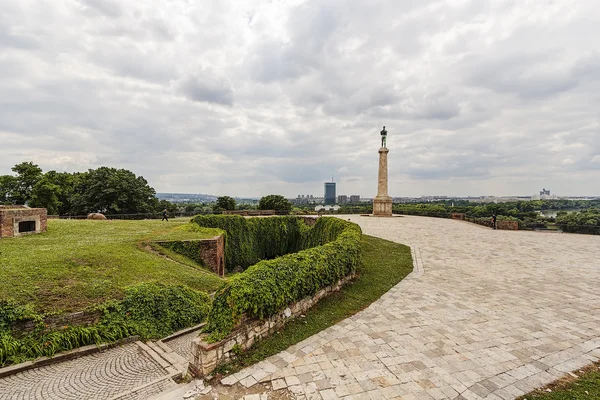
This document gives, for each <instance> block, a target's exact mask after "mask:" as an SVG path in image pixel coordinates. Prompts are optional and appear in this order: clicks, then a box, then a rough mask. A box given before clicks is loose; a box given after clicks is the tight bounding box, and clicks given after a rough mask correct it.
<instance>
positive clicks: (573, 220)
mask: <svg viewBox="0 0 600 400" xmlns="http://www.w3.org/2000/svg"><path fill="white" fill-rule="evenodd" d="M556 225H558V226H560V228H561V229H562V230H563V232H569V233H587V234H592V235H600V209H597V208H590V209H588V210H584V211H580V212H572V213H568V214H566V213H558V215H557V216H556Z"/></svg>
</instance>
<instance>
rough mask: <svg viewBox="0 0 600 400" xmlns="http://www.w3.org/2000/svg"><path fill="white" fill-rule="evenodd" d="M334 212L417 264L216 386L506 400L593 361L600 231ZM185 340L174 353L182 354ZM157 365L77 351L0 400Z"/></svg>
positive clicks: (76, 390)
mask: <svg viewBox="0 0 600 400" xmlns="http://www.w3.org/2000/svg"><path fill="white" fill-rule="evenodd" d="M344 218H346V219H348V218H349V219H350V220H352V221H354V222H357V223H358V224H359V225H360V226H361V228H362V230H363V232H364V233H365V234H368V235H373V236H377V237H381V238H383V239H388V240H392V241H395V242H399V243H403V244H406V245H409V246H411V249H412V253H413V259H414V265H415V271H413V273H412V274H411V275H410V276H409V277H407V278H406V279H404V280H403V281H402V282H400V283H399V284H398V285H396V286H395V287H394V288H392V289H391V290H390V291H389V292H388V293H386V294H385V295H384V296H382V297H381V298H380V299H379V300H377V301H376V302H374V303H373V304H372V305H370V306H369V307H367V308H366V309H365V310H363V311H361V312H359V313H357V314H356V315H354V316H352V317H350V318H348V319H346V320H344V321H342V322H340V323H339V324H337V325H335V326H332V327H330V328H328V329H326V330H324V331H323V332H320V333H318V334H316V335H314V336H312V337H310V338H308V339H306V340H304V341H302V342H301V343H298V344H296V345H295V346H292V347H291V348H290V349H288V350H286V351H283V352H281V353H279V354H278V355H275V356H272V357H269V358H268V359H267V360H265V361H263V362H261V363H259V364H257V365H256V366H254V367H251V368H248V369H246V370H243V371H240V372H239V373H237V374H234V375H233V376H232V377H229V378H226V379H225V380H224V382H230V379H231V382H232V383H234V382H235V381H237V380H242V382H241V383H242V384H245V385H249V384H254V383H256V380H261V379H262V380H266V379H269V378H270V379H271V384H272V386H273V389H274V390H278V389H283V388H284V387H287V386H291V387H294V391H296V392H297V397H298V398H302V397H303V396H304V397H305V398H313V397H315V396H321V397H322V398H323V399H334V398H338V397H342V396H347V397H349V398H353V397H356V398H372V399H383V398H394V397H399V396H401V397H402V399H404V400H411V399H412V400H415V399H428V400H429V399H435V400H438V399H439V400H442V399H446V398H447V399H455V398H456V399H467V400H468V399H480V398H485V399H490V400H499V399H502V400H509V399H514V398H515V397H517V396H518V395H520V394H523V393H526V392H528V391H529V390H533V389H535V388H536V387H540V386H543V385H545V384H547V383H549V382H551V381H552V380H555V379H557V378H560V377H561V376H562V375H563V374H564V373H565V372H569V371H571V370H575V369H577V368H580V367H582V366H584V365H586V364H588V363H591V362H592V361H593V360H596V359H598V357H600V336H599V334H598V332H599V331H600V315H599V314H598V313H594V312H593V310H594V309H595V308H597V307H594V306H598V305H600V294H599V293H598V291H597V288H596V282H598V281H600V266H599V265H598V261H597V260H598V259H600V246H599V245H598V237H595V236H591V235H590V236H588V235H572V234H546V233H538V232H525V231H519V232H511V231H493V230H490V229H487V228H483V227H480V226H477V225H473V224H469V223H466V222H462V221H452V220H445V219H436V218H423V217H410V216H405V217H402V218H393V219H387V218H383V219H379V218H364V217H359V216H344ZM565 304H567V305H568V306H565ZM185 340H188V338H182V339H181V342H182V344H181V346H179V347H178V346H176V345H175V344H173V346H175V347H178V348H176V349H174V350H175V351H178V353H185V346H186V345H185V343H184V341H185ZM175 343H177V342H175ZM169 344H171V342H170V343H169ZM119 351H121V350H119ZM183 355H184V356H185V354H183ZM102 357H107V358H106V359H103V358H102ZM69 363H71V364H69ZM122 371H127V372H126V373H123V372H122ZM161 374H164V371H163V370H162V369H161V368H160V367H159V366H158V365H156V364H155V363H153V362H152V360H149V359H147V357H146V358H144V357H143V355H142V356H139V355H138V354H135V357H132V355H131V354H116V353H115V354H113V353H110V355H104V356H100V355H98V356H95V358H94V357H91V358H87V357H82V358H81V359H78V360H73V361H70V362H66V363H61V364H57V365H53V366H49V367H42V368H38V369H36V370H33V371H26V372H24V373H21V374H17V375H14V376H12V377H7V378H3V379H0V399H4V398H11V399H12V398H16V399H42V398H43V399H49V400H54V399H80V398H81V399H100V398H110V397H111V396H112V395H113V394H116V393H119V392H121V391H122V390H121V389H123V388H126V389H129V388H131V387H134V386H136V385H138V384H139V383H144V382H149V381H152V380H153V379H156V378H157V377H160V376H162V375H161ZM269 374H272V375H270V376H269ZM369 382H371V383H369ZM460 393H462V395H460ZM311 396H312V397H311Z"/></svg>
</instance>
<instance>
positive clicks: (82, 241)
mask: <svg viewBox="0 0 600 400" xmlns="http://www.w3.org/2000/svg"><path fill="white" fill-rule="evenodd" d="M221 233H222V231H219V230H216V229H208V228H201V227H199V226H198V225H196V224H190V223H188V222H187V221H181V220H180V221H171V222H169V223H165V222H161V221H159V220H151V221H118V220H115V221H89V220H83V221H81V220H57V219H51V220H48V232H46V233H44V234H41V235H29V236H26V237H21V238H4V239H1V240H0V265H1V266H2V267H1V268H0V300H8V299H10V298H12V299H14V300H15V301H16V303H17V304H28V303H31V304H33V305H35V307H36V309H37V310H39V311H40V312H43V313H48V312H70V311H79V310H82V309H85V308H87V307H90V306H93V305H94V304H101V303H103V302H105V301H106V300H108V299H119V298H122V297H123V296H124V293H125V292H124V290H125V288H126V287H128V286H131V285H135V284H137V283H140V282H148V281H153V280H158V281H161V282H164V283H169V284H184V285H186V286H189V287H191V288H193V289H197V290H204V291H207V292H212V291H215V290H216V289H217V288H219V287H220V286H221V283H222V280H221V279H220V278H219V277H218V276H216V275H215V274H213V273H209V272H207V271H204V270H203V269H200V268H197V266H195V265H193V266H192V267H190V266H188V265H189V264H188V265H183V264H186V263H185V262H184V263H182V262H175V261H173V260H172V259H169V258H165V257H163V256H160V255H158V254H156V253H155V252H154V251H148V250H147V244H148V243H150V242H153V241H169V240H198V239H205V238H210V237H214V236H216V235H219V234H221ZM190 264H191V263H190Z"/></svg>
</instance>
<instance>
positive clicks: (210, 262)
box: [200, 235, 225, 276]
mask: <svg viewBox="0 0 600 400" xmlns="http://www.w3.org/2000/svg"><path fill="white" fill-rule="evenodd" d="M200 258H201V259H202V261H203V262H204V264H205V265H206V266H207V267H209V268H210V269H212V270H213V271H214V273H215V274H218V275H219V276H225V235H219V236H215V237H214V238H212V239H203V240H201V241H200Z"/></svg>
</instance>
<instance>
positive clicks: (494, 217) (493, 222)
mask: <svg viewBox="0 0 600 400" xmlns="http://www.w3.org/2000/svg"><path fill="white" fill-rule="evenodd" d="M496 220H497V218H496V214H493V215H492V228H494V229H496Z"/></svg>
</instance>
